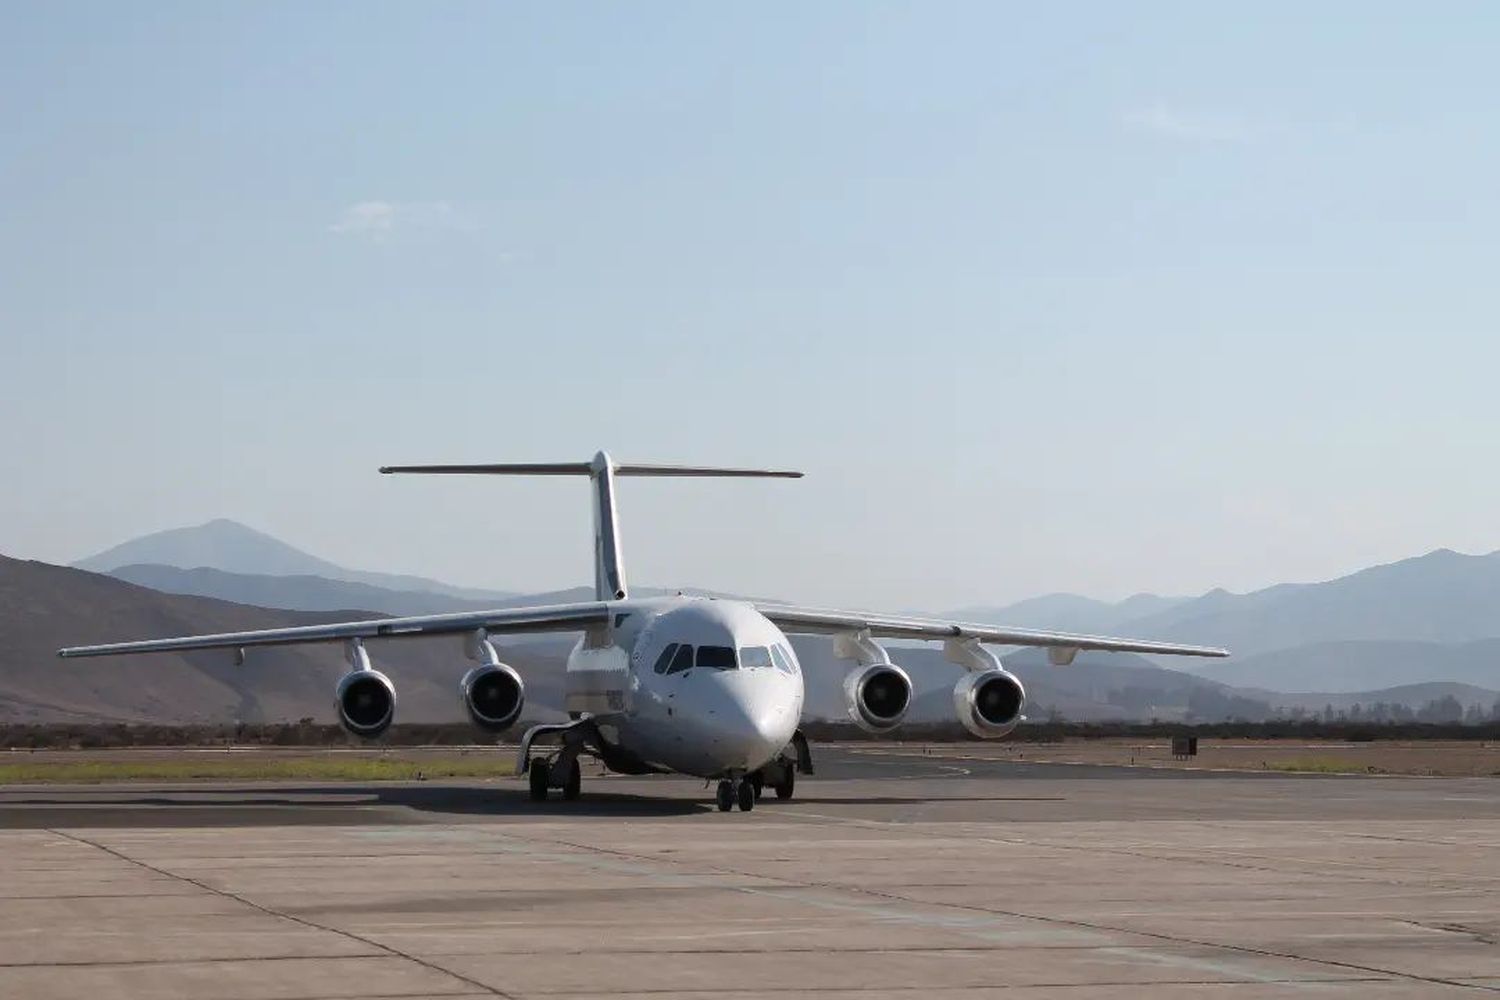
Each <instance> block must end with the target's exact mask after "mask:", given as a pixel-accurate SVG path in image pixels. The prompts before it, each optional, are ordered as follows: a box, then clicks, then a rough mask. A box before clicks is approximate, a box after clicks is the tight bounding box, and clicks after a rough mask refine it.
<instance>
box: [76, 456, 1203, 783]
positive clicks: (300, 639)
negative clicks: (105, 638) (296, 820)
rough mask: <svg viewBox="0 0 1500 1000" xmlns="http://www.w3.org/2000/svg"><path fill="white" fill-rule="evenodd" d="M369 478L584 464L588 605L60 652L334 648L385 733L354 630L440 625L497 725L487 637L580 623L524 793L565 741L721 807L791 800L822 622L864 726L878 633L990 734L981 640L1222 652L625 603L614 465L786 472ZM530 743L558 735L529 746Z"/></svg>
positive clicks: (387, 719)
mask: <svg viewBox="0 0 1500 1000" xmlns="http://www.w3.org/2000/svg"><path fill="white" fill-rule="evenodd" d="M380 471H381V472H383V473H404V472H415V473H437V474H470V473H479V474H484V475H533V476H587V477H588V478H589V484H590V486H591V488H592V490H593V494H594V594H595V598H596V599H595V600H592V601H585V602H581V603H577V604H553V605H543V606H537V607H526V608H503V609H499V610H495V611H477V612H462V613H459V614H443V615H417V616H414V617H410V618H383V619H379V620H375V621H357V622H345V623H339V624H330V625H308V626H301V627H297V628H282V629H266V630H263V631H256V632H230V633H224V634H220V635H195V636H185V637H182V638H175V639H152V640H147V641H144V642H120V643H111V644H108V645H101V646H74V647H70V648H68V649H63V650H60V651H59V655H61V656H65V657H75V656H109V655H115V654H122V653H159V652H169V651H181V650H196V649H232V650H235V651H236V653H235V655H236V659H237V662H240V663H243V662H244V658H245V650H246V648H247V647H251V646H272V645H282V644H289V643H308V642H341V643H343V645H344V653H345V657H346V659H347V660H348V661H349V665H350V668H351V669H350V672H349V673H348V674H346V675H345V676H344V677H343V679H342V680H340V681H339V683H338V687H337V689H336V691H335V704H336V706H337V710H338V715H339V720H340V722H341V723H342V724H343V726H344V727H345V728H346V729H347V730H349V731H350V732H351V733H354V734H356V735H358V736H362V737H376V736H379V735H380V734H381V733H383V732H384V731H385V730H386V728H387V727H388V726H390V724H391V722H392V720H393V719H394V718H395V712H396V689H395V686H394V685H393V684H392V683H391V681H390V679H389V678H388V677H386V676H385V674H383V673H381V672H380V671H378V670H376V669H375V668H374V667H372V666H371V664H370V657H369V654H368V653H367V652H366V651H365V645H364V644H365V640H367V639H385V638H400V637H407V636H417V635H438V634H452V635H454V636H457V637H459V638H461V639H462V640H463V648H464V652H465V653H466V654H467V656H468V658H469V659H470V660H471V661H473V662H474V664H475V665H474V666H473V667H472V668H471V669H469V670H468V672H467V673H465V674H464V676H463V679H462V680H461V681H460V682H459V696H460V698H461V699H462V701H463V704H464V707H465V708H466V709H467V711H468V714H469V717H470V719H471V720H472V721H473V722H474V723H475V725H477V726H478V727H479V728H481V729H483V730H485V731H487V732H503V731H504V730H506V729H507V728H509V727H510V726H511V725H513V724H514V723H515V722H516V720H517V719H518V718H520V716H521V709H522V706H523V705H524V704H525V689H524V686H523V684H522V682H521V677H520V675H519V674H518V673H517V672H516V671H515V669H514V668H512V667H511V666H509V665H508V664H505V663H503V662H501V660H500V657H499V655H498V654H497V653H496V650H495V647H494V645H493V644H492V643H491V641H490V637H491V636H495V635H508V634H511V633H519V632H580V633H582V636H581V638H580V639H579V640H578V643H577V644H576V645H575V646H574V647H573V650H572V652H571V653H570V654H569V656H568V662H567V675H566V684H565V692H566V694H565V696H566V705H565V707H566V709H567V711H568V714H569V716H570V717H571V719H572V721H570V722H567V723H561V724H553V725H537V726H533V727H532V728H530V729H529V730H527V732H526V733H525V735H524V736H523V737H522V738H521V747H520V753H519V758H518V762H517V769H518V772H519V773H521V774H526V775H527V776H528V778H529V782H530V792H531V797H532V798H533V799H535V800H538V801H540V800H543V799H545V798H546V797H547V795H548V792H549V790H550V789H560V790H561V791H562V796H563V798H565V799H575V798H577V797H578V794H579V785H580V778H579V767H578V756H579V754H580V753H589V754H591V755H593V756H595V757H597V758H598V759H599V760H601V761H602V762H603V763H604V765H605V767H607V768H609V769H610V770H613V771H616V772H621V773H625V774H647V773H657V772H677V773H681V774H688V775H693V776H696V777H701V778H705V779H709V780H714V779H717V780H718V782H719V784H718V789H717V792H718V794H717V802H718V807H719V809H720V810H722V811H724V812H728V811H729V810H730V809H732V808H733V807H734V806H735V805H736V804H738V805H739V807H740V809H741V810H742V811H749V810H750V809H752V808H753V807H754V805H755V801H756V799H757V798H758V797H759V795H760V793H761V791H762V789H763V788H766V787H769V788H771V789H773V790H774V791H775V792H776V795H777V797H778V798H782V799H788V798H791V797H792V792H793V788H794V785H795V782H796V775H797V774H798V773H799V772H800V773H804V774H808V773H811V772H812V757H811V753H810V752H809V749H808V745H807V740H806V739H805V738H804V737H803V735H802V733H801V730H800V729H799V725H800V722H801V718H802V698H803V686H802V672H801V667H800V665H799V664H798V662H797V655H796V653H795V652H794V651H793V650H792V645H791V643H790V642H788V641H787V633H822V634H831V635H832V636H833V638H834V652H835V654H836V655H837V656H838V657H839V658H842V659H847V660H850V661H853V664H854V665H853V667H852V668H851V669H850V670H849V673H848V675H847V677H846V678H845V680H844V697H845V701H846V704H847V710H848V713H849V718H850V719H851V720H853V721H854V722H855V723H856V724H857V725H859V726H860V727H861V728H863V729H865V730H867V731H869V732H874V733H882V732H888V731H890V730H891V729H894V728H895V727H896V726H897V725H899V724H900V722H901V720H902V719H903V718H904V717H905V715H906V711H907V708H908V707H909V706H910V704H911V699H912V683H911V678H910V677H909V676H908V675H907V673H906V671H905V670H903V669H902V668H901V667H900V666H898V665H896V664H895V663H893V662H891V658H890V656H889V655H888V654H887V652H886V650H885V649H884V648H882V647H881V646H880V645H879V644H878V643H877V642H876V640H877V639H880V638H894V639H928V640H941V641H942V643H943V650H944V654H945V656H946V657H947V659H949V660H951V661H952V662H954V663H958V664H960V665H962V666H963V667H965V668H966V670H967V673H966V675H965V676H964V677H963V678H962V679H960V680H959V682H958V684H957V685H956V686H955V687H954V689H953V707H954V712H955V713H956V714H957V717H958V719H959V721H960V722H961V723H962V724H963V725H964V727H965V728H967V729H968V731H969V732H971V733H973V734H974V735H975V736H978V737H980V738H983V739H994V738H997V737H1001V736H1005V735H1006V734H1008V733H1009V732H1010V731H1011V730H1013V729H1014V728H1015V727H1016V725H1017V724H1018V723H1019V722H1020V721H1021V719H1022V710H1023V709H1024V707H1025V704H1026V692H1025V690H1024V688H1022V686H1021V682H1020V681H1019V680H1018V679H1017V678H1016V677H1015V676H1014V675H1012V674H1011V673H1009V672H1008V671H1007V670H1006V669H1005V668H1004V667H1003V666H1001V664H1000V660H999V659H998V658H997V657H996V656H995V654H994V653H993V652H992V651H990V650H989V649H987V648H985V645H984V644H985V643H996V644H1000V645H1005V646H1041V647H1046V648H1047V650H1048V654H1049V658H1050V660H1051V662H1052V663H1053V664H1055V665H1058V666H1065V665H1067V664H1069V663H1071V662H1072V660H1073V658H1074V656H1076V655H1077V653H1078V651H1079V650H1085V649H1089V650H1112V651H1120V652H1136V653H1156V654H1171V655H1179V656H1227V655H1228V653H1227V652H1226V651H1225V650H1222V649H1215V648H1210V647H1205V646H1181V645H1173V644H1169V643H1161V642H1142V641H1137V640H1133V639H1115V638H1108V637H1103V636H1090V635H1073V634H1069V633H1066V632H1043V631H1034V630H1030V629H1018V628H997V627H995V626H992V625H971V624H966V623H963V622H954V621H944V620H940V619H931V618H914V617H908V616H905V615H886V614H870V613H867V612H861V611H831V610H826V609H822V608H811V607H801V606H796V605H788V604H772V603H764V602H760V601H737V600H721V599H715V598H705V597H688V596H682V595H679V596H676V597H663V598H649V599H633V598H631V597H630V595H629V589H628V587H627V586H626V583H625V565H624V561H623V559H622V558H621V555H620V542H619V524H618V521H617V518H616V511H615V480H616V478H618V477H620V476H745V477H773V478H785V479H796V478H800V477H801V476H802V473H800V472H783V471H773V470H766V469H718V468H703V467H698V466H678V465H632V464H617V463H616V462H614V461H613V460H612V459H611V458H610V457H609V455H608V454H606V453H604V452H600V453H599V454H597V455H595V456H594V459H593V461H592V462H576V463H560V464H506V465H418V466H389V467H386V468H382V469H381V470H380ZM543 737H546V738H549V739H555V740H557V741H558V744H559V746H558V748H557V749H556V750H554V751H553V752H552V753H550V754H548V755H539V756H537V757H536V758H535V759H533V757H532V748H533V746H534V745H535V744H536V743H537V741H538V740H539V739H541V738H543Z"/></svg>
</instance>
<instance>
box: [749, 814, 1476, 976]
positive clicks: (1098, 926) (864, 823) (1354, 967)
mask: <svg viewBox="0 0 1500 1000" xmlns="http://www.w3.org/2000/svg"><path fill="white" fill-rule="evenodd" d="M786 815H788V816H808V817H813V818H817V819H822V820H827V821H830V822H833V823H848V824H851V825H856V826H861V827H874V828H877V829H879V828H883V827H885V826H887V825H889V824H887V823H884V822H881V821H877V820H866V819H860V818H856V817H841V816H828V815H826V814H818V813H805V812H801V811H799V810H787V811H786ZM907 829H908V831H910V832H915V833H917V834H918V835H919V836H926V834H923V833H922V831H920V830H915V829H913V828H911V827H908V828H907ZM978 839H980V840H987V841H990V842H993V843H1006V844H1016V845H1022V846H1028V847H1047V848H1054V849H1058V850H1076V851H1081V852H1085V853H1088V852H1092V851H1102V852H1105V853H1122V854H1134V853H1136V852H1129V851H1119V850H1117V849H1116V850H1111V849H1110V848H1107V847H1103V846H1096V847H1076V846H1071V845H1063V844H1056V843H1048V842H1045V841H1028V840H1024V839H1021V838H996V837H982V838H978ZM1140 856H1142V857H1147V858H1150V859H1151V860H1157V861H1162V860H1165V861H1176V860H1187V861H1199V860H1202V863H1205V864H1211V863H1213V862H1212V860H1211V859H1198V858H1192V857H1189V858H1181V859H1179V858H1177V857H1168V858H1161V857H1156V856H1154V855H1150V854H1145V853H1142V854H1140ZM1227 867H1245V868H1251V869H1252V870H1257V871H1271V872H1276V873H1278V874H1285V870H1284V869H1274V868H1263V867H1260V866H1249V865H1227ZM724 870H727V871H734V869H724ZM1354 881H1361V882H1376V883H1380V881H1381V880H1378V879H1374V880H1371V879H1355V880H1354ZM810 884H822V883H810ZM830 885H833V884H830ZM837 887H838V888H842V889H844V890H845V891H849V892H857V893H865V894H868V895H872V896H876V897H880V898H890V899H899V900H905V901H906V902H914V901H913V900H909V899H906V897H904V896H901V895H899V894H896V893H891V892H885V891H882V890H879V889H874V888H870V887H867V886H837ZM939 905H943V906H950V907H953V908H956V909H964V910H975V911H977V912H981V913H994V914H1001V915H1005V916H1014V917H1022V918H1026V919H1031V920H1040V921H1044V922H1049V923H1058V924H1064V925H1068V926H1076V927H1083V928H1088V929H1091V930H1095V931H1111V932H1114V933H1118V934H1134V935H1138V936H1141V937H1149V938H1156V939H1158V940H1162V941H1168V942H1172V943H1174V944H1179V945H1193V946H1196V947H1202V948H1213V949H1219V950H1225V951H1233V952H1239V953H1242V954H1247V955H1259V956H1263V957H1269V958H1279V959H1283V960H1286V961H1294V962H1306V963H1310V964H1314V965H1326V966H1333V967H1336V968H1342V969H1349V970H1351V971H1356V972H1365V973H1375V974H1377V975H1381V976H1385V977H1389V978H1395V979H1403V980H1412V981H1415V982H1424V983H1434V984H1440V985H1444V986H1454V987H1457V988H1459V989H1471V990H1480V991H1483V992H1491V993H1497V992H1500V984H1497V985H1495V986H1489V985H1485V984H1482V983H1473V982H1464V981H1462V980H1458V979H1445V978H1442V977H1439V976H1423V975H1419V974H1417V973H1411V972H1402V971H1399V970H1395V969H1383V968H1380V967H1378V966H1367V965H1361V964H1359V963H1355V962H1345V961H1340V960H1337V959H1327V958H1307V957H1304V956H1301V955H1297V954H1294V953H1291V952H1279V951H1276V950H1273V949H1267V948H1255V947H1252V946H1249V945H1237V944H1224V943H1221V942H1216V941H1208V940H1198V939H1195V938H1191V937H1186V936H1181V937H1179V936H1175V935H1171V934H1166V933H1163V932H1159V931H1150V930H1141V929H1135V928H1130V927H1119V926H1115V925H1113V924H1109V923H1103V922H1091V921H1086V920H1077V919H1073V918H1068V917H1055V916H1049V915H1045V914H1035V913H1027V912H1025V911H1021V910H1008V909H1002V908H992V907H985V906H978V905H975V904H968V903H952V902H950V903H944V904H939ZM1297 982H1306V981H1305V980H1297Z"/></svg>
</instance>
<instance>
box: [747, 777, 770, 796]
mask: <svg viewBox="0 0 1500 1000" xmlns="http://www.w3.org/2000/svg"><path fill="white" fill-rule="evenodd" d="M745 780H746V781H748V782H750V784H752V785H754V786H755V798H756V801H759V800H760V793H761V792H764V791H765V790H766V772H764V771H756V772H755V773H754V774H752V775H750V777H748V778H746V779H745Z"/></svg>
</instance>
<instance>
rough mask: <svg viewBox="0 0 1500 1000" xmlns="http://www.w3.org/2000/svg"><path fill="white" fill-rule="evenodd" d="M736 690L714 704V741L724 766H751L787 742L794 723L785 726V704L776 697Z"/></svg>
mask: <svg viewBox="0 0 1500 1000" xmlns="http://www.w3.org/2000/svg"><path fill="white" fill-rule="evenodd" d="M735 694H736V695H737V696H734V697H729V698H725V699H723V700H722V701H720V702H719V703H718V704H717V705H716V706H715V707H714V711H713V716H714V718H713V721H712V729H713V741H714V743H715V744H716V745H717V746H718V748H719V756H720V757H721V758H722V759H723V760H724V762H725V764H724V766H725V767H726V768H745V769H746V770H754V769H755V768H758V767H761V766H763V765H764V764H765V763H766V761H768V760H770V759H771V758H772V757H774V756H775V755H776V754H777V753H778V752H779V751H780V750H781V748H782V747H784V746H786V744H787V742H788V741H789V740H790V739H791V738H792V737H791V733H792V730H793V729H795V728H796V726H795V724H793V725H791V726H788V724H787V712H788V707H787V706H786V705H785V704H782V703H780V701H779V700H773V699H760V698H753V697H745V696H744V694H747V693H740V692H735Z"/></svg>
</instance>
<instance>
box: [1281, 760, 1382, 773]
mask: <svg viewBox="0 0 1500 1000" xmlns="http://www.w3.org/2000/svg"><path fill="white" fill-rule="evenodd" d="M1265 767H1266V770H1268V771H1298V772H1308V773H1311V774H1378V773H1382V772H1381V770H1380V768H1373V767H1366V766H1365V765H1363V764H1357V763H1355V762H1354V761H1352V760H1341V759H1339V758H1337V757H1291V758H1288V759H1286V760H1271V761H1266V762H1265Z"/></svg>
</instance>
